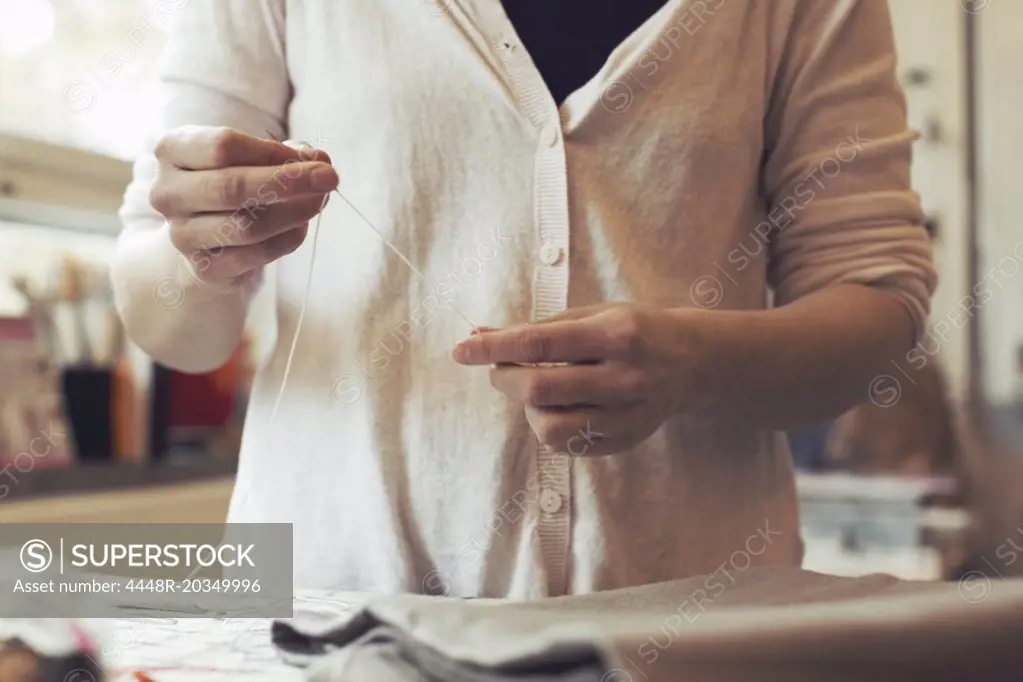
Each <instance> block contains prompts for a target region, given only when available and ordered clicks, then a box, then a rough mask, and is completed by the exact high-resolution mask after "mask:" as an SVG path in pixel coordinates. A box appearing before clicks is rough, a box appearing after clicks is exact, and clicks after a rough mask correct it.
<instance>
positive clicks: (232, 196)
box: [219, 173, 247, 206]
mask: <svg viewBox="0 0 1023 682" xmlns="http://www.w3.org/2000/svg"><path fill="white" fill-rule="evenodd" d="M219 192H220V199H221V200H222V201H223V202H224V203H225V204H227V205H228V206H241V205H242V203H244V202H245V199H246V198H247V196H246V194H247V185H246V183H245V177H244V176H243V175H241V174H240V173H223V174H222V176H221V179H220V189H219Z"/></svg>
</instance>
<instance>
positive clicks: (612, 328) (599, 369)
mask: <svg viewBox="0 0 1023 682" xmlns="http://www.w3.org/2000/svg"><path fill="white" fill-rule="evenodd" d="M685 314H686V311H684V310H665V309H659V308H654V307H649V306H643V305H638V304H633V303H609V304H602V305H597V306H591V307H586V308H573V309H569V310H567V311H565V312H564V313H562V314H560V315H556V316H554V317H552V318H548V319H545V320H540V321H538V322H534V323H530V324H524V325H518V326H515V327H509V328H506V329H497V330H484V331H480V332H479V333H475V334H474V335H473V336H472V337H470V338H468V339H466V340H464V341H462V342H461V343H459V344H458V345H457V346H455V349H454V351H453V353H452V356H453V358H454V359H455V361H456V362H458V363H460V364H463V365H492V368H491V370H490V382H491V384H492V385H493V386H494V388H496V389H497V390H499V391H501V392H502V393H504V394H506V395H507V396H508V397H509V398H511V399H512V400H515V401H518V402H521V403H523V404H524V405H525V408H526V418H527V419H528V421H529V424H530V426H531V427H532V429H533V431H534V432H535V433H536V435H537V438H539V440H540V442H541V443H543V444H544V445H547V446H549V447H551V448H554V449H556V450H566V449H568V450H569V451H570V452H571V454H573V455H583V454H585V455H604V454H613V453H616V452H621V451H624V450H627V449H629V448H631V447H633V446H635V445H637V444H639V443H642V442H643V441H645V440H646V439H647V438H649V437H650V436H651V435H652V434H653V433H654V431H655V430H656V429H657V428H658V427H660V426H661V424H663V423H664V421H665V420H666V419H668V418H669V417H671V416H674V415H676V414H678V413H680V412H681V411H682V410H683V409H686V408H688V407H689V406H690V405H691V404H692V403H694V402H698V400H694V399H695V398H696V387H694V386H692V385H691V382H690V381H688V379H689V378H690V377H692V376H693V369H694V367H696V365H697V363H696V358H697V357H698V356H699V353H698V352H697V346H698V345H699V344H697V343H696V334H695V331H696V330H695V328H694V326H693V325H692V324H690V323H689V321H688V320H687V319H685V317H684V316H685ZM543 363H558V364H557V365H555V366H535V365H538V364H540V365H542V364H543ZM687 396H688V397H687ZM581 434H582V436H583V437H582V438H579V436H580V435H581ZM569 441H572V443H578V442H579V441H583V443H584V445H580V446H578V447H577V446H574V445H570V444H569ZM580 450H581V451H580Z"/></svg>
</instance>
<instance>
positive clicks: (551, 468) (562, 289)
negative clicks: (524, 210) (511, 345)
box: [487, 3, 572, 596]
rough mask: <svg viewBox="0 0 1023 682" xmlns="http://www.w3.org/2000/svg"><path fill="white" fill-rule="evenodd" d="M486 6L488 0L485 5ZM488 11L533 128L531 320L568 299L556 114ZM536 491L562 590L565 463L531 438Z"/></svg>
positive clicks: (551, 585)
mask: <svg viewBox="0 0 1023 682" xmlns="http://www.w3.org/2000/svg"><path fill="white" fill-rule="evenodd" d="M487 6H488V7H490V6H489V5H487ZM490 11H491V12H492V13H491V14H490V16H491V17H492V18H493V19H494V23H492V24H491V25H492V26H493V27H494V28H495V29H496V30H494V31H492V32H491V36H493V37H492V38H491V40H492V41H493V42H492V44H494V45H496V46H497V54H498V56H499V59H500V61H501V63H502V64H503V65H504V67H505V69H506V77H507V80H508V86H509V88H510V89H511V91H512V93H513V95H514V97H515V101H516V102H517V104H518V106H519V109H520V111H521V112H522V113H523V114H524V115H525V116H526V117H527V118H528V120H529V121H530V123H532V125H533V128H534V130H535V131H536V133H535V134H536V137H535V138H534V139H535V144H536V157H535V158H536V165H535V178H534V180H535V181H534V183H533V185H534V188H535V189H534V203H535V213H534V215H535V220H536V228H535V229H536V236H537V242H536V243H537V249H538V252H537V259H538V261H539V262H538V263H537V264H536V266H535V267H534V275H533V277H534V279H533V284H534V296H533V311H532V313H533V314H532V317H533V319H540V318H544V317H549V316H551V315H554V314H557V313H559V312H561V311H563V310H564V309H565V307H566V306H567V302H568V267H567V258H566V253H567V249H568V245H569V224H568V177H567V162H566V159H565V150H564V144H563V133H562V128H561V118H560V112H559V111H558V107H557V104H556V103H555V102H554V99H553V98H552V97H551V95H550V92H549V90H548V89H547V86H546V84H545V82H544V80H543V76H542V75H541V74H540V72H539V71H538V70H537V69H536V67H535V65H534V64H533V63H532V60H531V59H530V57H529V53H528V52H527V51H526V50H525V49H523V47H522V46H521V45H520V44H518V41H517V40H516V39H514V38H512V36H515V35H517V34H516V33H515V31H514V27H513V26H512V25H511V22H510V21H509V20H508V19H507V15H505V14H504V13H503V9H502V8H501V7H500V4H498V3H495V5H494V6H493V8H492V10H490ZM533 443H534V447H535V460H534V461H535V462H536V467H537V472H538V481H537V482H538V483H539V484H540V490H539V491H538V493H537V497H536V498H534V499H535V500H536V502H535V503H536V509H537V514H538V520H537V533H538V536H539V541H540V547H541V554H542V557H543V568H544V572H545V573H546V578H547V591H548V593H549V595H550V596H556V595H560V594H564V593H565V592H566V590H567V585H568V576H567V572H568V552H569V540H570V534H571V507H572V505H571V485H570V481H571V466H570V465H569V463H568V458H567V456H566V455H564V454H556V453H555V451H554V450H551V449H550V448H547V447H545V446H543V445H540V444H539V443H537V441H535V440H534V441H533Z"/></svg>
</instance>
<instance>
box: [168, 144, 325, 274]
mask: <svg viewBox="0 0 1023 682" xmlns="http://www.w3.org/2000/svg"><path fill="white" fill-rule="evenodd" d="M156 158H157V161H158V162H159V164H160V165H159V170H158V172H157V175H156V182H155V183H154V184H153V187H152V190H151V191H150V193H149V203H150V204H151V205H152V206H153V208H154V209H156V210H157V211H158V212H159V213H161V214H162V215H163V216H164V217H166V218H167V222H168V224H169V227H170V238H171V242H172V243H173V244H174V247H175V248H176V249H177V250H178V251H180V252H181V254H182V255H184V256H185V258H187V259H188V261H189V262H190V263H191V268H192V270H193V271H194V272H195V275H196V276H197V277H198V278H199V279H200V280H201V281H203V282H209V283H213V284H235V283H238V282H242V281H245V280H246V279H248V278H249V277H250V276H251V275H252V274H254V273H256V272H258V271H259V270H260V269H261V268H262V267H263V266H264V265H266V264H267V263H271V262H273V261H275V260H277V259H278V258H280V257H281V256H286V255H288V254H289V253H292V252H294V251H295V250H296V249H298V247H299V246H301V244H302V242H303V241H304V240H305V236H306V233H307V232H308V227H309V221H310V220H311V219H313V218H314V217H315V216H316V215H317V214H318V213H319V212H320V210H321V208H322V207H323V203H324V199H325V197H326V195H327V194H329V193H330V192H331V191H333V190H334V189H335V188H336V187H337V184H338V177H337V173H336V172H335V171H334V169H333V168H332V167H331V165H330V157H329V156H327V154H326V153H325V152H323V151H319V150H315V149H302V150H298V149H294V148H292V147H289V146H287V145H285V144H284V143H281V142H276V141H274V140H265V139H261V138H257V137H252V136H249V135H246V134H244V133H241V132H238V131H236V130H232V129H229V128H214V127H205V126H185V127H181V128H176V129H174V130H172V131H170V132H169V133H167V134H166V135H164V137H163V138H162V139H161V140H160V142H159V144H158V145H157V147H156Z"/></svg>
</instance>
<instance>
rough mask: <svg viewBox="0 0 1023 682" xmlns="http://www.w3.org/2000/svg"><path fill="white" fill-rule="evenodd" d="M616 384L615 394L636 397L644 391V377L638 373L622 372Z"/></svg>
mask: <svg viewBox="0 0 1023 682" xmlns="http://www.w3.org/2000/svg"><path fill="white" fill-rule="evenodd" d="M617 384H618V389H617V391H616V393H622V394H625V395H638V394H642V393H644V392H645V391H646V377H645V376H644V375H643V374H642V373H640V372H623V373H622V375H621V376H620V377H619V379H618V381H617Z"/></svg>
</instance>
